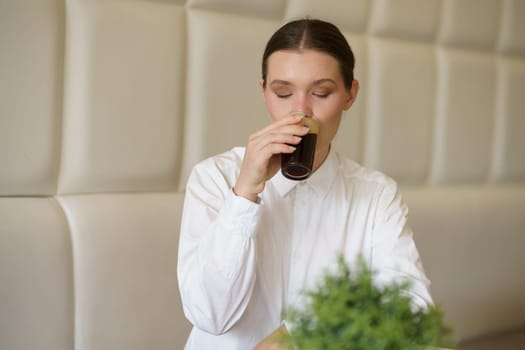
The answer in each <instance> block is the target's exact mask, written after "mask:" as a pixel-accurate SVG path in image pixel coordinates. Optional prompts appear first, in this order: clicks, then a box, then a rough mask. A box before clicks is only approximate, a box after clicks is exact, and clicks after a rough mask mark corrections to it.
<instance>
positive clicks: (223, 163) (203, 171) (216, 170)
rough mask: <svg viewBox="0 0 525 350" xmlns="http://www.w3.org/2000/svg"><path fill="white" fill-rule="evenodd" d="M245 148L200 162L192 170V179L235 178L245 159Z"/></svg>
mask: <svg viewBox="0 0 525 350" xmlns="http://www.w3.org/2000/svg"><path fill="white" fill-rule="evenodd" d="M244 150H245V148H244V147H234V148H232V149H230V150H228V151H226V152H223V153H220V154H217V155H214V156H211V157H209V158H206V159H204V160H201V161H200V162H198V163H197V164H196V165H195V166H194V167H193V169H192V171H191V174H190V179H191V178H195V177H196V178H201V179H202V178H203V177H211V178H215V179H217V178H218V177H221V178H225V179H232V178H235V177H236V176H237V174H238V172H239V169H240V167H241V163H242V159H243V157H244Z"/></svg>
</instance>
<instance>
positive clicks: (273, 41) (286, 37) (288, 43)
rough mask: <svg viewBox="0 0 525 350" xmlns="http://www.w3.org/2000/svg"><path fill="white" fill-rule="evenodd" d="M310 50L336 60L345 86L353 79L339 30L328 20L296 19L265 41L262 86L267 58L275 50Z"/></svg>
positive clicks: (347, 50)
mask: <svg viewBox="0 0 525 350" xmlns="http://www.w3.org/2000/svg"><path fill="white" fill-rule="evenodd" d="M299 49H312V50H316V51H320V52H324V53H326V54H329V55H330V56H332V57H334V58H335V59H336V60H337V61H338V62H339V67H340V69H341V75H342V77H343V81H344V84H345V87H346V88H347V89H350V88H351V87H352V81H353V80H354V65H355V58H354V54H353V52H352V49H351V48H350V45H348V42H347V41H346V39H345V37H344V36H343V34H342V33H341V31H340V30H339V29H338V28H337V27H336V26H335V25H333V24H332V23H329V22H325V21H322V20H319V19H308V18H307V19H300V20H295V21H291V22H288V23H286V24H285V25H283V26H282V27H281V28H279V29H278V30H277V31H276V32H275V33H274V34H273V35H272V37H271V38H270V40H268V43H267V44H266V48H265V49H264V54H263V58H262V79H263V86H264V87H266V74H267V72H268V57H270V55H271V54H272V53H274V52H275V51H279V50H299Z"/></svg>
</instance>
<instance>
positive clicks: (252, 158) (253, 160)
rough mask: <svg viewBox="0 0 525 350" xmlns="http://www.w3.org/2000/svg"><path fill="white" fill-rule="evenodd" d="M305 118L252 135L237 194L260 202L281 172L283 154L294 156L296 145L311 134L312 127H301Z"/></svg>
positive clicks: (291, 119)
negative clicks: (266, 187)
mask: <svg viewBox="0 0 525 350" xmlns="http://www.w3.org/2000/svg"><path fill="white" fill-rule="evenodd" d="M302 119H303V116H286V117H284V118H283V119H280V120H278V121H275V122H273V123H272V124H270V125H268V126H267V127H265V128H264V129H261V130H259V131H257V132H256V133H254V134H252V135H251V136H250V138H249V140H248V145H247V146H246V152H245V154H244V159H243V161H242V165H241V170H240V173H239V178H238V179H237V183H236V184H235V187H234V188H233V191H234V192H235V194H237V195H238V196H242V197H245V198H247V199H249V200H251V201H253V202H255V201H257V198H258V195H259V193H261V192H262V191H263V190H264V186H265V184H266V181H268V180H269V179H271V178H272V177H273V176H274V175H275V173H277V171H278V170H279V169H280V166H281V165H280V160H281V153H292V152H293V151H294V150H295V147H294V146H293V145H296V144H298V143H299V142H300V141H301V136H304V135H306V134H307V133H308V127H306V126H303V125H302V124H301V120H302Z"/></svg>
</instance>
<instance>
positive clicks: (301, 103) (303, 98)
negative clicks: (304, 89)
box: [294, 94, 312, 115]
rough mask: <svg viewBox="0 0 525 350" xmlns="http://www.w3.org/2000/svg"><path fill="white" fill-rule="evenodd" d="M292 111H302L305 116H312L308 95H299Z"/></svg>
mask: <svg viewBox="0 0 525 350" xmlns="http://www.w3.org/2000/svg"><path fill="white" fill-rule="evenodd" d="M294 111H302V112H304V113H305V114H307V115H312V103H311V101H310V99H309V98H308V95H306V94H301V95H298V96H297V99H296V101H295V103H294Z"/></svg>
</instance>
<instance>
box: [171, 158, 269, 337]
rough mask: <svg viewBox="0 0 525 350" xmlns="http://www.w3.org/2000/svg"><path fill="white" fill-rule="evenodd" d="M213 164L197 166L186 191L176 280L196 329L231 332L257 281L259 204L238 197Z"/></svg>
mask: <svg viewBox="0 0 525 350" xmlns="http://www.w3.org/2000/svg"><path fill="white" fill-rule="evenodd" d="M228 177H229V176H228V175H227V174H224V173H221V171H219V170H218V168H217V167H216V166H215V164H214V163H213V162H212V161H206V162H204V163H201V164H199V165H198V166H197V167H196V168H195V169H194V171H193V172H192V175H191V176H190V179H189V180H188V184H187V188H186V196H185V202H184V211H183V218H182V223H181V231H180V243H179V257H178V279H179V288H180V293H181V298H182V304H183V309H184V313H185V315H186V317H187V318H188V320H189V321H190V322H191V323H192V324H193V325H194V326H196V327H198V328H200V329H202V330H204V331H206V332H209V333H213V334H221V333H224V332H226V331H228V330H229V329H230V328H231V327H232V326H233V325H234V324H235V323H236V322H237V321H238V320H239V318H240V317H241V316H242V314H243V313H244V310H245V309H246V307H247V305H248V302H249V300H250V297H251V293H252V290H253V286H254V283H255V242H254V241H255V239H254V237H255V233H256V230H257V224H258V222H259V219H260V213H261V210H260V205H259V204H256V203H253V202H251V201H249V200H247V199H245V198H241V197H237V196H235V194H234V193H233V192H232V190H231V187H232V185H231V183H230V182H231V181H230V180H229V179H228Z"/></svg>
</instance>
